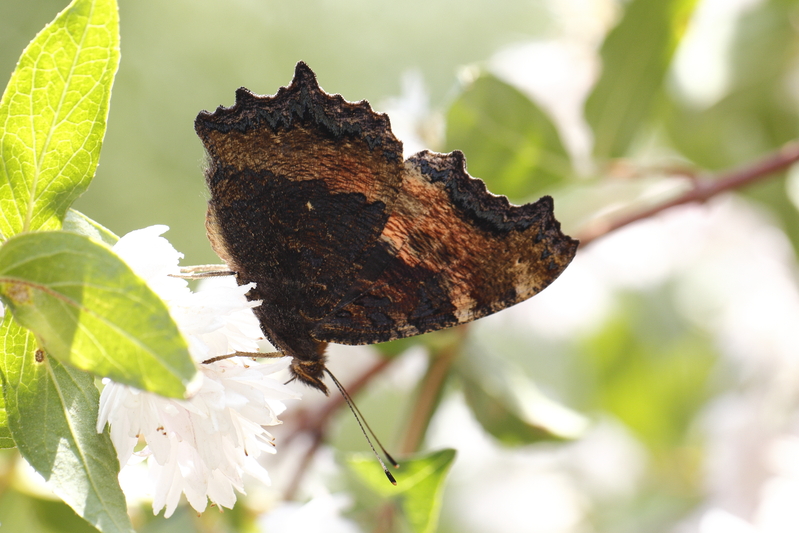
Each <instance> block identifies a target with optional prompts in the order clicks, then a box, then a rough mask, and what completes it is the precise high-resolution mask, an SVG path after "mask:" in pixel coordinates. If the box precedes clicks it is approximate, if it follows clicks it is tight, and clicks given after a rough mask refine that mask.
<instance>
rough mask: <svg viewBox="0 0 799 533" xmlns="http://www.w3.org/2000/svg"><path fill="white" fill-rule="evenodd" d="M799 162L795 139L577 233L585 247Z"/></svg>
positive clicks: (797, 146)
mask: <svg viewBox="0 0 799 533" xmlns="http://www.w3.org/2000/svg"><path fill="white" fill-rule="evenodd" d="M797 161H799V141H793V142H790V143H788V144H786V145H784V146H783V147H782V148H780V149H779V150H777V151H776V152H774V153H772V154H769V155H768V156H766V157H764V158H763V159H761V160H759V161H757V162H755V163H751V164H748V165H746V166H744V167H741V168H739V169H736V170H732V171H730V172H726V173H723V174H721V175H719V176H718V177H716V178H704V179H696V180H695V181H694V186H693V188H692V189H691V190H689V191H687V192H685V193H683V194H682V195H680V196H678V197H676V198H673V199H671V200H668V201H666V202H664V203H662V204H658V205H655V206H652V207H650V208H648V209H644V210H641V211H639V212H637V213H632V214H629V215H626V216H621V217H619V218H618V219H616V220H610V221H600V222H597V223H594V224H592V225H591V226H589V227H588V229H586V230H585V231H583V233H582V234H581V235H579V236H578V238H579V240H580V246H581V247H583V246H585V245H587V244H588V243H590V242H592V241H594V240H596V239H598V238H599V237H602V236H604V235H607V234H608V233H610V232H612V231H615V230H617V229H619V228H622V227H624V226H626V225H628V224H632V223H633V222H637V221H639V220H643V219H645V218H649V217H651V216H653V215H656V214H658V213H660V212H661V211H665V210H666V209H670V208H672V207H676V206H678V205H683V204H689V203H693V202H705V201H707V200H708V199H710V198H712V197H713V196H716V195H717V194H719V193H721V192H724V191H730V190H734V189H739V188H741V187H744V186H746V185H749V184H751V183H754V182H756V181H758V180H761V179H764V178H766V177H768V176H770V175H771V174H773V173H775V172H779V171H781V170H785V169H786V168H788V167H789V166H791V165H792V164H794V163H796V162H797Z"/></svg>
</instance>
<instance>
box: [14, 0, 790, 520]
mask: <svg viewBox="0 0 799 533" xmlns="http://www.w3.org/2000/svg"><path fill="white" fill-rule="evenodd" d="M65 4H66V2H52V1H46V2H45V1H29V0H28V1H22V0H2V2H0V72H7V73H10V72H11V70H12V69H13V67H14V63H15V61H16V59H17V57H18V56H19V53H20V51H21V50H22V48H23V47H24V46H25V44H26V43H27V42H28V41H29V40H30V38H31V37H32V36H33V34H35V33H36V32H37V31H38V30H39V29H40V28H41V27H42V25H43V24H44V23H46V22H47V21H49V20H51V19H52V18H53V16H54V14H55V13H56V12H57V11H58V10H60V9H61V8H63V7H64V5H65ZM120 12H121V28H122V30H121V31H122V63H121V67H120V71H119V75H118V77H117V81H116V85H115V88H114V94H113V98H112V104H111V114H110V119H109V129H108V134H107V137H106V142H105V146H104V148H103V153H102V156H101V159H100V167H99V169H98V172H97V177H96V179H95V181H94V182H93V183H92V185H91V187H90V188H89V190H88V192H87V193H86V194H85V195H84V196H83V197H82V198H81V199H80V200H79V201H78V202H77V204H76V205H75V207H76V208H77V209H79V210H81V211H83V212H84V213H86V214H87V215H88V216H90V217H92V218H94V219H95V220H97V221H99V222H101V223H103V224H105V225H107V226H108V227H109V228H110V229H112V230H113V231H115V232H116V233H118V234H123V233H125V232H127V231H130V230H132V229H136V228H140V227H144V226H148V225H151V224H157V223H164V224H168V225H169V226H170V227H171V228H172V230H171V231H170V232H169V233H168V234H167V237H168V238H169V239H170V240H171V242H172V243H173V244H174V245H175V246H176V248H177V249H178V250H180V251H182V252H184V253H185V254H186V256H187V257H186V260H185V261H184V264H193V263H205V262H213V261H215V259H214V256H213V254H212V252H211V250H210V247H209V246H208V244H207V243H206V239H205V232H204V227H203V217H204V211H205V206H204V203H205V198H206V192H205V186H204V183H203V177H202V165H203V153H202V149H201V146H200V142H199V140H198V139H197V138H196V136H195V135H194V131H193V120H194V117H195V116H196V114H197V112H198V111H199V110H201V109H208V110H211V109H214V108H215V107H216V106H218V105H231V104H232V103H233V94H234V91H235V89H236V88H238V87H239V86H246V87H248V88H249V89H251V90H253V91H254V92H258V93H262V94H273V93H274V92H275V91H276V90H277V88H278V87H280V86H283V85H286V84H287V83H288V82H289V81H290V79H291V76H292V73H293V66H294V64H295V63H296V61H298V60H304V61H306V62H308V64H309V65H310V66H311V67H312V68H313V69H314V70H315V72H316V73H317V76H318V78H319V81H320V84H321V85H322V87H323V88H325V89H326V90H327V91H329V92H334V93H340V94H342V95H343V96H344V97H345V98H347V99H349V100H360V99H367V100H369V101H370V102H371V104H372V106H373V107H374V108H376V109H378V110H381V111H390V112H391V118H392V124H394V126H395V132H396V133H398V135H400V136H401V137H402V138H403V140H404V141H406V146H414V147H428V148H431V149H438V150H442V151H444V150H453V149H460V150H463V151H464V152H465V154H466V157H467V161H468V168H469V171H470V173H471V174H472V175H474V176H478V177H480V178H483V179H485V181H486V182H487V184H488V187H489V189H490V190H491V191H493V192H496V193H501V194H506V195H508V196H509V197H511V199H512V200H514V201H516V202H517V203H518V202H524V201H529V200H530V199H532V198H535V197H537V196H540V195H541V194H544V193H548V194H552V195H553V197H554V198H555V206H556V207H555V211H556V214H557V216H558V219H559V220H561V222H562V223H563V226H564V228H565V229H566V231H567V232H569V233H570V234H572V235H576V236H580V235H581V234H587V233H584V232H587V231H590V230H592V229H595V228H597V227H600V226H601V223H602V222H603V221H606V220H613V219H615V218H616V217H618V216H621V215H623V214H625V213H629V212H634V211H636V210H639V209H643V208H646V207H649V206H651V205H654V204H657V203H660V202H664V201H666V200H668V199H670V198H673V197H675V196H677V195H679V194H681V193H682V192H684V191H686V190H689V189H690V188H691V187H692V186H693V184H694V180H696V179H712V178H713V177H714V176H716V175H717V174H718V173H720V172H723V171H724V170H725V169H730V168H737V167H741V166H747V165H751V164H752V163H753V162H755V161H757V160H758V158H760V157H762V156H764V155H766V154H769V153H773V152H774V151H776V150H778V149H779V148H780V147H781V146H782V145H783V144H784V143H786V142H788V141H791V140H792V139H796V138H797V137H799V32H798V31H797V28H799V22H797V21H799V1H797V0H629V1H626V2H622V1H615V0H538V1H532V0H531V1H520V0H494V1H488V0H486V1H474V2H454V1H441V2H421V1H417V0H414V1H410V2H382V1H379V2H376V1H366V0H341V1H338V2H330V1H321V0H320V1H315V2H293V3H289V2H271V1H270V2H267V1H257V0H249V1H245V0H239V1H229V2H220V1H211V0H197V1H192V2H187V1H170V2H155V1H150V0H148V1H141V0H139V1H135V2H134V1H126V0H122V1H121V6H120ZM797 204H799V172H797V171H796V170H795V169H792V170H789V171H787V172H781V173H778V174H775V175H773V176H770V177H769V178H768V179H765V180H763V181H761V182H759V183H757V184H754V185H752V186H749V187H747V188H745V189H742V190H740V191H735V192H730V193H726V194H723V195H719V197H717V198H714V199H712V200H711V201H709V202H707V203H705V204H702V205H693V206H687V207H681V208H677V209H673V210H671V211H670V212H667V213H664V214H662V215H660V216H658V217H653V218H652V219H651V220H646V221H643V222H641V223H639V224H636V225H633V226H631V227H629V228H626V229H623V230H621V231H617V232H615V233H613V234H611V235H609V236H607V237H605V238H603V239H600V240H597V241H595V242H594V243H592V244H590V245H589V246H587V247H586V248H584V249H581V250H580V252H579V253H578V256H577V258H576V259H575V261H574V263H573V264H572V265H571V266H570V267H569V268H568V269H567V271H566V272H565V273H564V274H563V276H562V277H561V278H560V279H559V280H558V281H557V282H556V283H555V284H553V285H552V287H551V288H548V289H547V290H546V291H545V292H544V293H543V294H541V295H540V296H537V297H536V298H534V299H532V300H531V301H529V302H525V303H524V304H520V305H518V306H516V307H514V308H511V309H509V310H507V311H503V312H502V313H499V314H497V315H494V316H491V317H488V318H486V319H482V320H480V321H478V322H477V323H475V324H474V325H473V326H471V327H469V328H468V330H461V331H458V332H441V333H438V334H432V335H425V336H423V337H421V338H418V339H412V340H410V341H407V342H403V343H395V344H387V345H380V346H378V347H376V348H341V347H332V348H331V368H332V369H333V370H334V372H336V374H337V375H338V376H339V377H340V378H342V380H343V381H345V382H349V381H350V380H353V379H354V378H355V377H357V376H358V375H359V374H360V373H361V372H362V371H363V370H364V369H365V368H368V367H369V366H370V365H372V364H374V363H375V361H379V357H381V356H394V357H396V359H395V361H394V362H393V363H392V366H391V367H390V369H391V370H390V371H389V372H385V373H384V374H382V375H381V376H379V377H378V378H376V379H374V380H372V382H370V384H369V386H368V387H367V388H366V389H365V390H364V391H362V393H361V394H360V395H359V396H358V400H359V402H360V404H361V407H362V409H363V411H364V412H365V414H366V416H367V418H368V419H369V420H370V421H371V422H372V424H373V426H374V428H375V430H376V432H377V433H378V434H379V435H381V436H383V435H389V437H388V438H387V439H386V440H387V441H388V444H389V447H390V448H391V449H400V448H410V449H417V448H418V449H421V450H431V449H433V450H438V449H441V448H443V447H454V448H456V449H457V450H458V456H457V459H456V460H455V463H454V465H453V467H452V472H451V473H450V475H449V477H448V481H447V488H446V491H445V493H444V497H443V508H442V519H441V524H440V527H439V529H438V530H439V531H442V532H445V533H448V532H455V531H457V532H459V533H461V532H467V533H470V532H478V531H501V532H507V533H515V532H546V533H559V532H563V533H590V532H603V533H604V532H607V533H627V532H629V533H638V532H647V533H649V532H672V531H679V532H686V533H688V532H696V533H729V532H731V531H736V532H738V531H740V532H746V533H755V532H757V533H772V532H774V533H776V532H780V533H781V532H783V531H799V512H798V511H796V505H795V502H796V501H797V500H799V468H797V466H796V465H799V429H797V428H799V392H797V391H799V335H797V331H799V330H797V327H796V325H797V323H799V284H798V283H797V271H798V270H799V269H797V261H796V257H797V250H799V212H798V211H797V207H796V206H797ZM437 365H440V366H437ZM431 368H439V369H441V368H443V370H444V374H445V375H446V379H443V380H441V381H440V382H439V383H433V381H431V379H429V378H430V374H431V373H432V372H429V369H431ZM431 383H432V384H431ZM426 387H428V389H426ZM422 392H423V393H426V394H432V395H433V396H434V397H435V402H434V409H433V412H432V413H430V414H429V415H430V417H429V418H430V419H428V418H426V417H425V416H421V415H420V410H419V409H418V405H419V403H418V401H417V400H418V398H419V397H420V396H421V395H422V394H421V393H422ZM323 400H324V399H322V398H318V397H316V396H315V395H313V394H309V393H307V391H306V394H305V397H304V399H303V402H301V405H302V407H300V408H295V409H308V410H311V411H313V409H316V408H318V407H319V405H320V404H321V402H322V401H323ZM301 415H302V412H300V414H292V410H291V409H290V410H289V411H288V412H287V413H286V416H285V417H284V418H285V419H286V424H285V426H283V427H282V428H279V429H278V430H276V434H277V435H278V438H279V439H280V437H281V434H280V433H279V432H280V430H283V431H285V432H290V431H291V430H292V428H293V427H296V426H295V425H294V424H295V423H296V422H297V420H301V419H302V416H301ZM417 415H419V416H417ZM294 417H296V418H294ZM428 422H430V425H429V429H428ZM419 427H421V428H422V429H423V430H425V429H427V431H426V433H425V435H424V438H423V439H422V440H421V442H417V443H415V444H414V443H411V444H410V445H409V444H408V441H407V439H406V435H408V433H409V431H410V429H413V428H416V429H418V428H419ZM285 434H286V433H283V435H285ZM328 437H329V447H323V452H322V453H320V454H318V455H317V459H316V461H315V462H314V463H313V464H312V465H311V466H310V468H309V472H308V474H307V476H306V478H305V480H304V481H303V483H302V484H301V486H300V487H299V489H298V491H297V495H298V497H299V499H300V500H301V501H306V500H308V499H310V498H313V497H317V498H321V497H324V494H322V496H320V494H321V493H324V492H325V490H329V491H330V492H346V493H347V494H350V495H351V497H352V505H351V507H350V508H349V511H347V513H346V516H347V517H348V518H351V519H354V520H357V522H358V524H359V527H360V528H361V530H363V531H369V530H379V528H380V527H383V526H385V522H381V520H385V509H386V505H385V502H384V501H383V500H381V499H380V498H378V497H376V496H375V494H374V491H370V490H369V489H368V487H366V486H364V484H363V483H359V482H358V480H357V479H356V478H355V477H354V476H353V475H352V474H351V473H348V472H349V470H347V468H346V467H345V466H343V465H346V464H347V456H346V453H347V452H353V451H363V450H364V448H365V445H364V443H363V441H362V438H361V434H360V431H359V430H358V428H357V426H356V425H355V422H354V420H353V419H352V418H351V417H350V415H349V413H347V412H342V413H339V415H338V417H337V418H336V419H335V423H334V424H333V426H332V427H331V429H330V432H329V435H328ZM306 444H307V443H306ZM304 449H305V448H304V447H303V444H302V443H296V442H295V443H292V446H289V447H283V448H280V449H279V452H278V454H277V456H276V457H275V460H274V461H273V462H272V463H271V464H270V465H269V469H270V472H271V473H272V477H273V481H274V486H273V488H272V489H254V490H253V493H251V494H250V496H249V497H248V498H246V499H245V498H242V501H241V505H240V506H237V508H236V510H235V511H233V512H230V513H226V514H225V515H224V516H222V515H219V517H216V515H215V514H211V513H206V514H205V515H203V518H202V521H204V522H202V521H201V520H195V519H194V517H193V516H192V515H193V513H191V512H184V513H182V514H181V513H178V514H177V515H176V516H175V517H174V518H173V519H171V521H167V522H163V521H160V520H151V519H149V518H147V512H146V509H145V508H144V506H142V507H134V511H133V512H134V519H135V520H136V523H137V525H140V526H141V528H142V531H166V530H171V529H169V528H183V529H181V530H185V529H186V528H189V527H191V528H194V530H196V531H201V530H214V531H215V530H217V529H218V530H222V531H245V530H246V531H249V530H252V531H256V530H265V531H271V532H280V531H287V530H291V529H281V526H280V525H279V524H277V523H275V522H269V519H268V518H264V517H263V516H261V513H262V512H263V511H264V510H274V509H275V508H281V505H283V503H284V502H283V503H281V498H282V494H283V491H284V489H285V487H286V485H287V484H289V483H290V480H291V478H292V475H293V472H294V471H295V468H296V464H297V463H298V462H300V460H301V456H302V454H303V453H304ZM0 467H3V464H0ZM9 468H10V467H9ZM321 487H324V488H325V490H322V488H321ZM261 490H263V491H264V492H261ZM9 495H10V496H9ZM12 496H13V497H18V495H17V494H16V493H14V492H8V493H6V494H4V496H3V498H2V501H0V519H2V521H3V523H24V522H25V521H26V520H28V521H29V520H30V516H32V515H35V513H34V512H33V511H30V510H26V509H28V508H30V509H38V506H40V503H38V501H35V502H34V503H31V502H30V501H29V500H25V501H26V502H27V503H26V505H27V507H25V506H23V505H16V504H15V503H14V502H15V500H13V499H12ZM143 505H146V504H143ZM14 509H16V510H17V512H18V515H14V512H13V511H14ZM142 509H145V510H144V511H142ZM381 513H382V514H381ZM14 516H18V517H19V516H21V517H22V518H18V521H17V522H13V521H12V520H11V519H12V518H13V517H14ZM264 516H269V515H264ZM306 518H307V519H309V520H310V518H308V517H306ZM395 518H396V516H395ZM337 519H340V517H339V518H337ZM342 520H343V519H342ZM303 523H306V524H313V523H312V522H303ZM165 524H166V525H165ZM209 524H211V525H209ZM243 524H246V527H245V525H243ZM336 524H337V525H340V524H339V522H336ZM347 524H349V526H348V527H351V528H355V527H356V526H355V525H353V523H352V522H347ZM402 524H404V522H402V520H400V519H397V521H396V522H394V525H395V526H396V528H395V529H394V530H398V531H405V530H407V526H403V525H402ZM41 527H42V528H45V527H51V526H50V525H41ZM258 527H260V528H261V529H258ZM314 527H316V528H317V529H316V530H323V529H319V528H324V527H332V522H329V523H324V522H318V523H316V525H315V526H314ZM341 527H344V526H341ZM203 528H205V529H203ZM247 528H249V529H247ZM403 528H404V529H403ZM388 529H389V528H386V527H383V530H388ZM42 530H44V529H42ZM52 530H53V531H57V530H59V529H58V528H57V527H56V528H54V529H52ZM303 530H306V529H303ZM307 530H314V529H313V527H311V526H309V527H308V528H307ZM293 531H298V530H297V529H295V530H293ZM342 531H348V532H350V531H357V529H342Z"/></svg>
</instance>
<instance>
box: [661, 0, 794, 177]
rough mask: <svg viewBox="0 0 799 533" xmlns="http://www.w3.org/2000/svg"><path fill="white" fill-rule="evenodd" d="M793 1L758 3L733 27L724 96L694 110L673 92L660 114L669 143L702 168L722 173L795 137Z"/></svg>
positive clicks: (777, 0)
mask: <svg viewBox="0 0 799 533" xmlns="http://www.w3.org/2000/svg"><path fill="white" fill-rule="evenodd" d="M795 13H796V3H795V2H786V1H784V0H771V1H767V2H762V3H760V4H759V5H757V6H756V7H753V9H751V10H749V11H747V12H746V14H745V16H743V17H742V18H741V20H740V21H739V22H738V23H737V24H736V31H735V36H734V40H733V43H732V45H731V47H730V50H729V56H730V59H729V61H730V71H731V78H732V79H731V80H730V83H729V88H728V93H727V94H726V95H724V97H723V98H721V99H720V100H719V101H718V102H715V103H714V104H713V105H711V106H710V107H707V108H699V109H697V108H696V106H695V105H693V104H692V103H690V102H686V101H684V100H683V99H682V98H680V95H679V94H676V93H675V94H672V95H671V96H672V98H671V99H670V100H669V102H668V103H669V106H668V107H667V108H666V109H665V110H664V122H665V124H666V126H667V133H668V134H669V137H670V141H671V142H672V143H673V144H674V146H675V147H677V149H679V150H680V152H681V154H682V155H684V156H685V157H687V158H689V159H691V160H693V161H694V162H695V163H697V164H699V165H700V166H702V167H705V168H710V169H717V170H720V169H726V168H729V167H734V166H738V165H742V164H747V163H750V162H751V161H753V160H755V159H757V158H760V157H762V156H763V155H764V154H766V153H768V152H770V151H772V150H775V149H777V148H779V147H780V146H782V144H784V143H786V142H788V141H790V140H792V139H795V138H796V137H797V135H799V113H797V108H796V101H795V92H796V91H795V90H794V89H793V86H792V85H791V80H792V79H793V76H794V65H796V59H797V56H796V51H797V47H799V36H798V35H797V33H796V28H795V26H794V23H793V22H792V21H793V17H794V16H795Z"/></svg>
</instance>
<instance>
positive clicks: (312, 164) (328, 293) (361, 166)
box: [195, 63, 403, 336]
mask: <svg viewBox="0 0 799 533" xmlns="http://www.w3.org/2000/svg"><path fill="white" fill-rule="evenodd" d="M195 129H196V131H197V133H198V135H199V136H200V138H201V139H202V141H203V143H204V145H205V148H206V150H207V152H208V160H209V166H208V169H207V172H206V178H207V182H208V187H209V189H210V193H211V198H210V200H209V208H208V219H207V223H206V226H207V228H208V235H209V238H210V239H211V242H212V245H213V247H214V249H215V250H216V251H217V253H218V254H219V256H220V257H221V258H222V259H223V260H225V261H226V262H227V263H228V265H229V266H230V268H231V269H232V270H233V271H235V272H237V274H238V279H239V282H241V283H246V282H250V281H254V282H256V284H257V286H256V288H255V289H254V290H253V291H252V292H251V294H250V297H251V298H253V299H260V300H262V301H263V302H264V304H263V305H262V306H261V307H260V308H257V309H256V313H257V314H259V318H260V319H261V321H262V324H265V327H268V328H271V329H272V330H273V331H272V333H273V334H275V335H277V336H281V335H280V334H278V332H277V331H275V330H284V329H286V328H288V329H289V330H291V331H288V332H286V334H298V335H301V334H302V333H303V329H305V330H306V332H305V334H306V336H307V329H308V327H307V324H308V323H312V322H313V321H315V320H318V319H319V318H321V317H323V316H325V315H326V314H328V313H329V312H330V310H331V309H332V308H333V306H334V305H335V304H336V303H338V302H339V301H341V299H342V297H343V296H344V294H345V293H346V291H347V290H348V289H349V288H350V286H351V282H350V280H352V279H354V278H357V277H358V275H359V272H360V270H361V269H362V266H363V263H364V259H363V255H364V253H365V250H367V249H369V248H370V246H371V245H372V244H373V243H374V242H376V241H377V239H378V237H379V235H380V232H381V230H382V228H383V226H384V225H385V223H386V221H387V219H388V216H389V213H390V210H391V206H392V205H393V202H394V200H395V198H396V196H397V193H398V190H399V187H400V183H401V179H402V170H403V162H402V144H401V143H400V142H399V141H398V140H397V139H396V138H395V137H394V136H393V134H392V133H391V129H390V124H389V120H388V117H386V116H385V115H383V114H379V113H374V112H373V111H372V110H371V108H370V107H369V104H368V103H367V102H358V103H350V102H346V101H345V100H344V99H343V98H342V97H341V96H339V95H329V94H327V93H325V92H323V91H322V90H321V89H320V88H319V86H318V84H317V82H316V78H315V76H314V74H313V72H312V71H311V70H310V68H308V67H307V65H305V64H304V63H299V64H298V65H297V68H296V71H295V76H294V79H293V81H292V83H291V84H290V85H289V86H288V87H284V88H281V89H280V90H279V91H278V93H277V94H276V95H274V96H256V95H254V94H252V93H251V92H249V91H248V90H247V89H243V88H242V89H239V90H238V91H237V92H236V103H235V105H234V106H232V107H230V108H222V107H220V108H218V109H217V110H216V111H215V112H214V113H208V112H202V113H200V114H199V116H198V117H197V120H196V121H195Z"/></svg>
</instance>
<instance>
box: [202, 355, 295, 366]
mask: <svg viewBox="0 0 799 533" xmlns="http://www.w3.org/2000/svg"><path fill="white" fill-rule="evenodd" d="M231 357H252V358H267V357H268V358H272V357H286V354H284V353H283V352H233V353H229V354H225V355H218V356H216V357H211V358H210V359H206V360H205V361H203V362H202V364H204V365H207V364H210V363H216V362H217V361H222V360H223V359H230V358H231Z"/></svg>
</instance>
